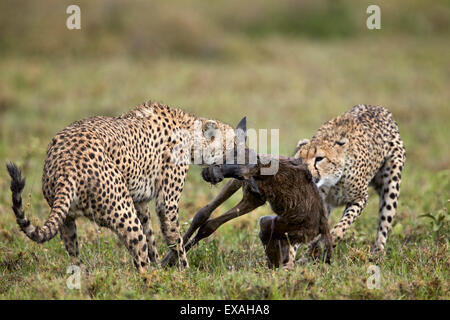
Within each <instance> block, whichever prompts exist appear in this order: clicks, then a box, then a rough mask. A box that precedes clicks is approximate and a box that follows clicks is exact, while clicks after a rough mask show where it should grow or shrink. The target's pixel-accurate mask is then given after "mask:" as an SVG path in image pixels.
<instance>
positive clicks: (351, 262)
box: [0, 1, 450, 299]
mask: <svg viewBox="0 0 450 320" xmlns="http://www.w3.org/2000/svg"><path fill="white" fill-rule="evenodd" d="M65 2H67V1H48V3H47V4H45V5H44V4H42V3H39V4H38V3H34V2H32V1H11V2H9V1H2V4H1V5H0V9H1V10H0V30H1V31H0V159H1V161H0V162H1V163H4V162H5V161H6V160H10V161H14V162H17V163H18V164H19V165H20V167H21V168H23V172H24V174H25V176H26V178H27V185H26V188H25V191H24V194H23V196H24V202H25V203H26V213H27V215H28V216H29V217H31V219H32V221H33V222H35V223H38V224H39V225H42V223H43V222H44V221H45V219H46V218H47V216H48V214H49V208H48V205H47V203H46V202H45V200H44V198H43V196H42V193H41V180H40V179H41V174H42V167H43V161H44V158H45V150H46V147H47V144H48V142H49V141H50V140H51V138H52V136H53V135H55V134H56V133H57V132H58V131H59V130H61V129H63V128H64V127H65V126H67V125H68V124H70V123H71V122H73V121H75V120H78V119H81V118H85V117H90V116H94V115H119V114H121V113H123V112H126V111H127V110H128V109H130V108H132V107H134V106H135V105H137V104H139V103H140V102H142V101H145V100H148V99H154V100H157V101H161V102H164V103H167V104H169V105H170V106H176V107H181V108H183V109H185V110H187V111H189V112H192V113H194V114H196V115H199V116H207V117H211V118H216V119H220V120H222V121H225V122H228V123H230V124H233V125H235V124H236V123H237V122H238V121H239V120H240V119H241V118H242V116H244V115H245V116H247V121H248V126H249V127H251V128H268V129H270V128H279V129H280V153H281V154H286V155H289V154H291V153H292V151H293V149H294V146H295V144H296V142H297V141H298V140H299V139H300V138H304V137H311V136H312V135H313V134H314V132H315V130H317V128H318V127H319V126H320V125H321V124H322V123H323V122H325V121H326V120H328V119H330V118H332V117H335V116H337V115H339V114H340V113H342V112H345V111H346V110H348V109H349V108H351V107H352V106H353V105H355V104H358V103H368V104H378V105H383V106H386V107H387V108H389V109H390V110H391V111H392V113H393V114H394V118H395V119H396V121H397V122H398V124H399V127H400V133H401V136H402V137H403V140H404V142H405V146H406V150H407V162H406V166H405V169H404V172H403V182H402V188H401V196H400V202H399V206H398V211H397V215H396V217H395V219H394V226H393V230H392V232H391V234H390V236H389V239H388V243H387V250H386V256H385V258H384V261H381V262H378V266H379V267H380V270H381V282H380V288H379V289H368V287H367V285H366V281H367V279H368V277H369V273H367V270H368V267H369V266H370V265H372V264H373V262H371V261H370V257H371V256H370V253H369V248H370V246H371V245H372V243H373V242H374V240H375V236H376V229H377V223H378V221H377V216H378V213H377V206H378V199H377V197H376V196H375V194H374V193H373V192H372V193H371V197H370V202H369V204H368V206H367V208H366V209H365V211H364V212H363V214H362V215H361V217H360V218H359V219H358V220H357V221H356V223H355V224H354V225H353V226H352V228H350V230H349V231H348V233H347V236H346V238H345V240H344V241H342V242H341V243H340V245H339V246H338V247H337V249H336V251H335V255H334V259H333V261H332V263H331V265H323V264H320V263H319V264H314V263H308V264H306V265H303V266H297V267H296V268H295V269H294V270H293V271H288V272H287V271H284V270H270V269H268V268H267V267H266V266H265V260H264V253H263V248H262V246H261V244H260V242H259V238H258V226H257V221H258V218H259V217H260V216H262V215H266V214H269V213H270V208H269V207H267V206H266V207H263V208H259V209H258V210H256V211H255V212H253V213H251V214H248V215H246V216H244V217H241V218H239V219H236V220H234V221H232V222H230V223H228V224H226V225H224V226H223V227H221V228H220V229H219V230H218V231H217V232H216V233H215V234H214V235H213V236H211V237H210V239H208V240H207V241H204V242H202V243H200V244H199V246H198V247H196V248H195V249H193V250H191V251H190V252H189V253H188V259H189V261H190V265H191V267H190V269H188V270H185V271H182V272H180V271H178V269H177V268H169V269H152V270H149V272H148V274H147V275H146V276H145V277H144V278H142V277H141V276H139V275H138V274H137V273H136V272H135V270H134V268H133V265H132V262H131V258H130V256H129V254H128V252H127V251H126V249H125V248H124V247H123V246H122V244H120V243H119V241H118V239H117V238H116V237H115V236H114V235H113V234H112V233H111V232H110V231H109V230H106V229H99V228H98V227H97V226H96V225H94V224H93V223H91V222H90V221H87V220H85V219H79V220H78V223H77V224H78V230H79V242H80V254H81V258H82V259H83V260H84V262H85V264H86V268H87V271H86V272H83V274H82V278H81V289H80V290H71V289H68V288H67V286H66V281H67V279H68V276H69V275H68V274H66V268H67V267H68V266H69V264H70V261H69V257H68V254H67V253H66V251H65V249H64V247H63V245H62V242H61V241H60V240H59V237H56V238H55V239H53V240H51V241H50V242H48V243H45V244H42V245H40V244H36V243H33V242H32V241H31V240H29V239H27V238H26V237H25V236H24V235H23V234H22V233H21V232H20V230H19V228H18V226H17V225H16V222H15V219H14V215H13V213H12V210H11V209H10V206H11V195H10V192H9V179H7V175H6V170H4V169H2V170H0V190H1V191H0V299H91V298H92V299H449V298H450V294H449V279H450V272H449V268H450V255H449V239H448V235H449V224H448V221H449V213H448V212H449V211H448V210H449V199H450V194H449V193H450V170H449V168H450V151H449V141H450V130H449V119H450V106H449V101H450V93H449V92H450V91H449V90H448V88H449V87H450V86H449V85H450V63H449V59H448V57H449V56H450V41H449V31H450V30H449V29H450V27H449V26H450V23H449V16H450V14H449V13H450V8H449V7H448V3H446V2H445V1H442V2H439V1H436V2H433V5H431V4H430V3H428V2H426V1H398V2H396V4H395V5H394V4H392V3H390V2H389V1H379V2H378V4H379V5H380V7H381V9H382V26H383V27H382V30H378V31H369V30H367V28H366V27H365V19H366V17H367V14H366V13H365V8H366V7H367V5H368V3H365V2H364V1H362V2H358V5H356V4H354V3H353V2H350V1H314V2H305V3H303V4H297V3H296V2H293V1H284V2H277V4H276V5H275V4H272V5H269V4H264V5H263V4H262V2H261V3H258V4H257V3H256V2H255V3H251V2H249V3H245V4H244V3H242V1H241V2H239V1H215V2H214V3H213V4H211V5H210V6H209V7H206V6H205V5H204V4H203V5H202V3H201V2H200V1H190V2H189V3H186V2H181V1H177V2H176V4H171V5H169V4H164V3H163V2H152V4H150V3H148V2H143V1H137V2H133V3H132V4H130V3H128V5H122V4H121V2H119V1H108V2H106V1H99V2H95V4H93V3H91V2H87V1H84V2H83V1H81V2H79V3H80V7H81V10H82V19H83V20H82V30H80V31H69V30H67V29H66V28H65V19H66V17H67V15H66V14H65V8H66V7H67V5H68V4H71V3H68V2H67V3H65ZM208 3H209V2H208ZM371 4H372V3H371ZM2 166H3V164H2ZM222 186H223V183H222V184H220V185H219V186H217V187H211V186H210V185H208V184H207V183H205V182H203V181H202V180H201V178H200V168H198V167H195V166H192V167H191V170H190V172H189V176H188V179H187V183H186V186H185V190H184V192H183V196H182V199H181V207H180V220H181V221H180V222H181V224H182V226H183V228H184V230H186V228H187V226H188V224H189V223H190V219H191V218H192V216H193V215H194V214H195V213H196V211H197V210H198V209H199V208H201V207H202V206H204V205H205V204H207V203H208V201H210V200H211V199H212V198H213V197H214V196H215V195H216V194H217V193H218V192H219V190H220V188H221V187H222ZM239 197H240V192H239V193H238V194H236V195H235V196H233V198H231V199H230V200H229V201H227V202H226V203H225V204H224V205H223V206H222V207H220V208H219V210H217V213H216V214H220V213H223V212H225V210H227V209H229V208H231V207H232V206H233V205H234V204H235V203H236V201H238V199H239ZM341 213H342V208H339V209H336V210H335V211H334V212H333V213H332V216H331V222H330V223H331V224H333V223H335V222H336V221H337V220H338V219H339V217H340V215H341ZM423 214H429V217H420V216H421V215H423ZM432 217H434V218H432ZM153 224H154V229H155V230H157V232H158V237H157V242H158V247H159V248H160V253H162V254H164V253H165V252H166V251H167V247H166V246H165V244H164V243H163V240H162V238H161V234H160V232H159V224H158V221H157V219H156V215H155V214H153Z"/></svg>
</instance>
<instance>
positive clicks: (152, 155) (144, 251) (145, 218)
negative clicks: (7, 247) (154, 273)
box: [7, 101, 242, 272]
mask: <svg viewBox="0 0 450 320" xmlns="http://www.w3.org/2000/svg"><path fill="white" fill-rule="evenodd" d="M241 122H242V121H241ZM195 130H197V131H195ZM199 130H200V137H199V136H198V135H196V134H197V133H198V131H199ZM211 130H213V131H212V132H213V134H210V132H211ZM217 132H218V133H219V134H217ZM233 132H234V131H233V129H232V128H231V127H230V126H229V125H227V124H224V123H221V122H219V121H215V120H210V119H206V118H199V117H195V116H194V115H191V114H189V113H186V112H184V111H182V110H180V109H175V108H169V107H168V106H166V105H162V104H159V103H154V102H151V101H149V102H147V103H143V104H141V105H139V106H137V107H136V108H134V109H133V110H131V111H129V112H128V113H125V114H123V115H121V116H118V117H102V116H98V117H93V118H89V119H85V120H80V121H77V122H74V123H72V124H71V125H69V126H68V127H66V128H65V129H63V130H62V131H61V132H60V133H58V134H57V135H56V136H55V137H54V138H53V139H52V141H51V142H50V144H49V146H48V149H47V157H46V160H45V165H44V173H43V177H42V190H43V194H44V197H45V199H46V200H47V202H48V204H49V206H50V207H51V212H50V216H49V218H48V220H47V221H46V222H45V224H44V225H43V227H37V226H33V225H32V224H31V223H30V221H29V220H28V219H27V218H26V217H25V213H24V210H23V207H22V198H21V193H22V190H23V188H24V186H25V179H23V178H22V176H21V172H20V170H19V169H18V168H17V167H16V166H15V165H14V164H12V163H7V169H8V172H9V174H10V176H11V178H12V182H11V191H12V200H13V210H14V213H15V215H16V219H17V223H18V224H19V226H20V228H21V230H22V231H23V232H24V233H25V234H26V235H27V236H28V237H29V238H30V239H32V240H33V241H35V242H38V243H42V242H45V241H48V240H50V239H52V238H53V237H54V236H55V235H56V234H57V232H58V231H59V232H60V235H61V238H62V240H63V242H64V244H65V247H66V250H67V251H68V253H69V256H70V257H71V259H72V260H75V261H77V262H79V259H78V255H79V251H78V242H77V230H76V225H75V219H76V218H77V217H79V216H85V217H87V218H89V219H90V220H92V221H94V222H96V223H97V224H98V225H100V226H103V227H107V228H110V229H111V230H113V231H114V232H115V233H116V234H117V235H118V236H119V238H120V239H121V240H122V242H123V243H124V244H125V246H126V247H127V248H128V250H129V252H130V254H131V256H132V257H133V262H134V265H135V267H136V268H137V270H138V271H139V272H143V271H145V270H146V269H147V268H148V265H149V260H150V261H151V262H153V263H154V264H156V265H158V264H159V257H158V251H157V249H156V246H155V238H154V234H153V231H152V226H151V220H150V215H149V211H148V205H147V204H148V202H149V201H150V200H152V199H155V201H156V212H157V215H158V217H159V220H160V222H161V230H162V233H163V237H164V239H165V242H166V243H167V245H168V246H169V248H170V250H171V252H173V253H174V254H175V255H176V256H177V257H178V260H179V262H180V267H181V268H186V267H188V261H187V259H186V253H185V250H184V248H183V240H182V238H181V236H180V233H179V227H178V202H179V200H180V195H181V192H182V190H183V186H184V182H185V178H186V174H187V171H188V168H189V163H190V162H191V161H192V160H193V159H194V156H195V157H197V156H198V154H197V153H198V150H199V147H200V151H202V150H210V151H211V152H210V154H208V153H207V152H206V153H204V154H203V156H204V157H205V159H206V158H208V157H209V158H208V161H209V162H210V163H214V162H215V161H218V162H220V161H219V160H220V159H221V157H222V158H223V157H224V153H221V152H218V153H216V152H214V153H213V152H212V151H214V150H215V151H217V148H221V150H220V151H223V150H229V148H230V147H232V146H233V140H232V139H230V133H231V134H232V133H233ZM220 134H221V136H220ZM193 137H194V138H193ZM215 137H220V139H216V138H215ZM199 139H200V140H199ZM230 141H231V142H230ZM180 146H181V147H180ZM227 148H228V149H227ZM216 155H217V156H216ZM201 156H202V154H200V160H202V158H201ZM180 159H181V160H182V161H180ZM196 160H198V159H196ZM205 161H206V160H205Z"/></svg>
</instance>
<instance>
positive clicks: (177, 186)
mask: <svg viewBox="0 0 450 320" xmlns="http://www.w3.org/2000/svg"><path fill="white" fill-rule="evenodd" d="M187 169H188V166H187V165H186V166H183V165H178V166H177V165H176V164H173V163H170V164H167V165H166V166H165V169H164V170H163V173H162V176H163V178H162V181H161V183H160V186H159V190H158V195H157V198H156V212H157V214H158V217H159V220H160V222H161V231H162V234H163V237H164V240H165V242H166V243H167V245H168V247H169V248H170V250H171V252H172V253H173V254H174V255H175V256H176V257H177V258H178V260H179V262H180V268H181V269H184V268H188V267H189V264H188V261H187V258H186V251H185V249H184V244H183V237H182V236H181V233H180V230H179V224H178V202H179V200H180V196H181V192H182V191H183V187H184V180H185V177H186V173H187Z"/></svg>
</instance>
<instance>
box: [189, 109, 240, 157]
mask: <svg viewBox="0 0 450 320" xmlns="http://www.w3.org/2000/svg"><path fill="white" fill-rule="evenodd" d="M200 120H201V135H200V137H199V136H198V135H197V140H194V145H193V149H194V152H193V153H192V156H193V160H194V161H198V159H201V164H207V165H210V164H221V163H224V162H226V161H230V160H232V161H235V158H236V154H237V151H236V150H237V145H238V144H240V143H241V144H242V143H243V144H245V136H246V131H247V129H246V118H245V117H244V118H243V119H242V120H241V121H240V122H239V124H238V125H237V127H236V131H235V130H234V129H233V128H232V127H231V126H230V125H228V124H226V123H222V122H219V121H216V120H211V119H200ZM195 163H197V162H195ZM198 164H200V163H198Z"/></svg>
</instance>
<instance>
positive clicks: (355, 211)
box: [330, 192, 369, 247]
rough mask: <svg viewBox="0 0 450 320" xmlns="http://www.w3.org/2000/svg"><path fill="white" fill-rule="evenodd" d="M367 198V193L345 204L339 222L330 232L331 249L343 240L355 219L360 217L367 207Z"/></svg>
mask: <svg viewBox="0 0 450 320" xmlns="http://www.w3.org/2000/svg"><path fill="white" fill-rule="evenodd" d="M368 197H369V196H368V193H367V192H366V193H365V194H364V195H363V196H362V197H360V198H359V200H357V201H354V202H351V203H349V204H347V207H346V208H345V210H344V214H343V215H342V218H341V220H339V222H338V223H337V224H336V225H335V226H334V227H333V229H331V231H330V234H331V238H332V241H333V247H335V246H336V244H337V243H338V242H339V241H341V240H342V239H343V237H344V235H345V232H346V231H347V229H348V228H349V227H350V225H351V224H352V223H353V222H355V220H356V218H358V217H359V216H360V215H361V212H362V210H363V209H364V208H365V207H366V205H367V200H368Z"/></svg>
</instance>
